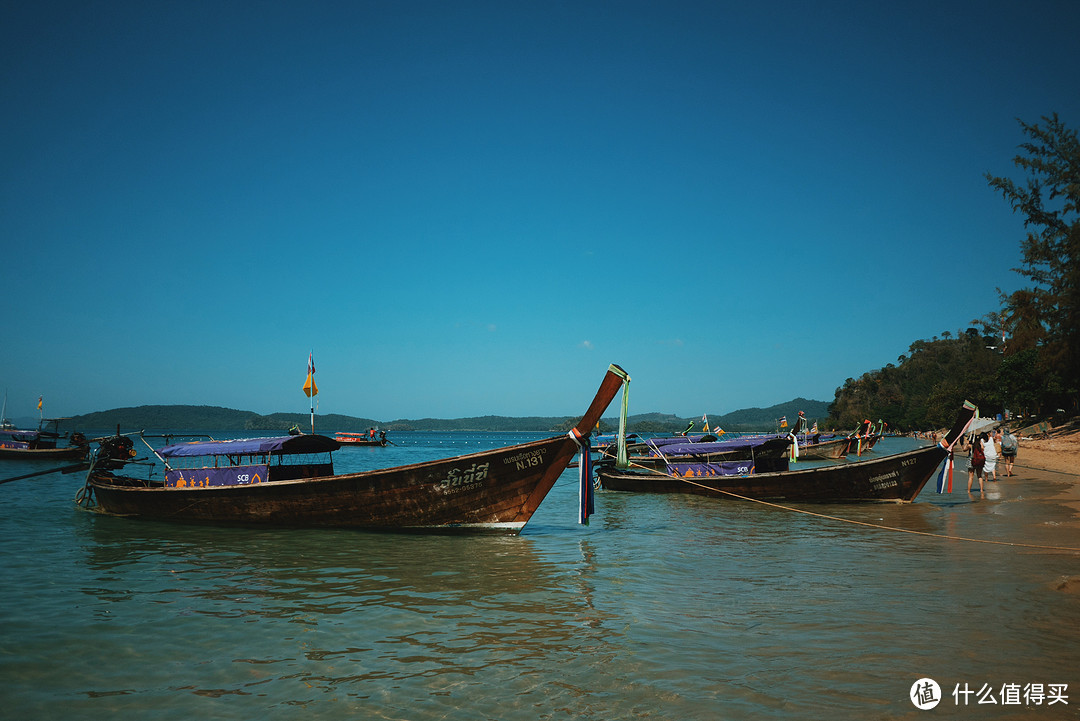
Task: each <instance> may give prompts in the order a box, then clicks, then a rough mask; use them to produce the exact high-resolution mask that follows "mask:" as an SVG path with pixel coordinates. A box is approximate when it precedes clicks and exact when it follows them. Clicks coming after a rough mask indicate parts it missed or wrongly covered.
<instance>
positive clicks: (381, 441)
mask: <svg viewBox="0 0 1080 721" xmlns="http://www.w3.org/2000/svg"><path fill="white" fill-rule="evenodd" d="M334 440H335V441H337V442H338V443H340V444H341V445H343V446H385V445H386V444H387V443H388V442H389V441H387V440H386V431H379V435H378V436H376V435H375V434H374V432H373V431H368V432H367V433H350V432H348V431H338V432H337V433H335V434H334Z"/></svg>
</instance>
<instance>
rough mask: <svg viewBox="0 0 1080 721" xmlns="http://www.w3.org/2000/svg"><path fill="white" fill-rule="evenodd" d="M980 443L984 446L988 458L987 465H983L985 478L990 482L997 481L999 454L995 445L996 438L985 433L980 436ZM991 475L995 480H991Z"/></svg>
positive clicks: (983, 449)
mask: <svg viewBox="0 0 1080 721" xmlns="http://www.w3.org/2000/svg"><path fill="white" fill-rule="evenodd" d="M979 443H980V444H981V445H982V451H983V455H984V456H986V463H984V464H983V477H984V478H986V480H988V481H989V480H995V481H996V480H997V459H998V452H997V446H995V445H994V437H993V436H988V435H987V434H985V433H983V434H982V435H980V436H979ZM991 474H992V475H993V476H994V477H993V479H991V478H990V476H991Z"/></svg>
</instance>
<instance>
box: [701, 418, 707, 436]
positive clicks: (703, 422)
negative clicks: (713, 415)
mask: <svg viewBox="0 0 1080 721" xmlns="http://www.w3.org/2000/svg"><path fill="white" fill-rule="evenodd" d="M701 422H702V424H704V429H705V432H706V433H708V432H709V414H707V413H702V414H701Z"/></svg>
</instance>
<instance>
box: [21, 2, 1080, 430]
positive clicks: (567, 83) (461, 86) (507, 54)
mask: <svg viewBox="0 0 1080 721" xmlns="http://www.w3.org/2000/svg"><path fill="white" fill-rule="evenodd" d="M1078 27H1080V2H1074V1H1073V0H1063V1H1060V2H1047V1H1040V0H1035V1H1034V2H952V1H950V2H939V1H936V0H935V1H932V2H904V3H878V2H866V1H865V0H853V1H851V2H828V1H825V2H795V1H785V2H768V1H766V2H754V3H746V2H738V3H735V2H721V1H719V0H717V1H714V2H678V1H676V2H634V1H633V0H618V1H615V0H612V1H610V2H588V1H584V2H552V1H551V0H544V1H543V2H503V1H492V2H469V1H468V0H463V1H462V2H443V1H441V0H438V1H435V2H410V1H409V0H386V1H385V2H383V1H380V2H363V1H360V0H356V1H351V2H303V3H300V2H296V3H280V2H197V1H191V2H189V1H176V2H142V1H139V2H105V3H83V2H49V1H47V0H46V1H44V2H22V3H15V2H6V3H4V4H3V9H2V14H0V57H2V68H0V72H2V76H0V77H2V81H0V82H2V87H0V90H2V98H3V105H4V111H3V113H0V143H2V144H3V152H2V156H0V157H2V160H0V183H2V187H0V237H2V239H3V241H2V242H3V250H2V254H0V292H2V294H3V298H4V300H5V304H6V306H7V312H6V313H5V319H4V323H3V325H2V328H0V390H2V389H7V390H8V396H9V400H8V415H9V416H16V417H17V416H29V415H36V401H37V397H38V396H39V395H43V396H44V397H45V413H46V415H73V414H79V413H86V412H90V411H94V410H103V409H108V408H116V407H123V406H132V405H143V404H171V403H189V404H199V405H220V406H227V407H232V408H240V409H246V410H253V411H256V412H260V413H270V412H274V411H306V410H307V407H308V405H307V398H306V397H305V396H304V395H303V393H302V391H301V386H302V384H303V382H304V376H305V371H306V365H307V357H308V352H309V351H311V350H313V351H314V357H315V363H316V369H317V372H316V376H315V377H316V381H317V383H318V384H319V387H320V390H321V391H322V392H321V393H320V395H319V396H318V400H319V408H318V410H319V412H320V413H345V414H349V415H357V416H366V417H371V418H375V419H379V420H393V419H398V418H417V417H424V416H432V417H442V418H450V417H459V416H472V415H483V414H497V415H511V416H524V415H544V416H547V415H575V414H579V413H581V412H583V411H584V409H585V406H586V404H587V402H588V401H589V400H590V398H591V397H592V393H593V391H594V390H595V388H596V386H597V384H598V383H599V381H600V379H601V377H602V375H603V373H604V370H605V369H606V368H607V365H608V364H609V363H612V362H614V363H619V364H620V365H622V366H623V367H624V368H626V369H627V371H628V372H629V373H630V375H631V376H632V377H633V379H634V381H633V384H632V386H631V409H632V412H635V413H644V412H651V411H658V412H664V413H675V414H679V415H684V416H691V417H693V416H696V415H700V414H701V413H702V412H706V411H707V412H709V413H726V412H730V411H732V410H737V409H740V408H744V407H750V406H769V405H772V404H775V403H778V402H782V401H786V400H789V399H791V398H793V397H797V396H802V397H806V398H812V399H817V400H832V398H833V393H834V391H835V389H836V388H837V387H838V386H840V385H842V384H843V383H844V380H845V379H846V378H848V377H857V376H859V375H861V374H862V373H864V372H866V371H869V370H873V369H876V368H880V367H882V366H883V365H885V364H887V363H895V362H896V360H897V357H898V356H899V355H900V354H902V353H905V352H906V351H907V348H908V346H909V345H910V343H912V342H913V341H915V340H919V339H929V338H931V337H933V336H935V335H939V334H940V333H942V332H943V331H950V332H953V333H955V332H957V331H958V330H961V329H963V328H966V327H968V326H969V325H970V322H971V321H972V319H974V318H977V317H981V316H983V315H984V314H986V313H987V312H989V311H993V310H996V309H997V308H998V307H999V303H998V294H997V290H996V289H997V288H999V287H1000V288H1002V289H1004V290H1006V291H1009V290H1013V289H1015V288H1018V287H1020V286H1021V285H1022V281H1023V279H1022V278H1021V277H1020V276H1019V275H1018V274H1016V273H1014V272H1012V270H1011V269H1012V268H1014V267H1016V266H1017V265H1018V264H1019V262H1020V241H1021V239H1022V237H1023V235H1024V229H1023V225H1022V222H1021V219H1020V218H1018V217H1016V216H1014V215H1013V213H1012V211H1011V209H1010V208H1009V207H1008V205H1007V204H1006V203H1005V201H1004V200H1002V199H1001V197H1000V196H997V195H995V194H994V193H993V192H992V191H991V190H990V188H989V187H988V186H987V183H986V180H985V178H984V177H983V174H984V173H985V172H987V171H989V172H992V173H994V174H997V175H1012V176H1013V177H1019V176H1017V175H1016V174H1015V169H1014V167H1013V165H1012V158H1013V156H1014V155H1015V154H1016V152H1017V146H1018V145H1019V144H1020V143H1021V142H1023V141H1024V140H1025V138H1024V136H1023V135H1022V133H1021V130H1020V127H1019V125H1018V123H1017V119H1018V118H1019V119H1022V120H1024V121H1026V122H1037V121H1038V120H1039V119H1040V117H1041V116H1043V115H1048V114H1050V113H1054V112H1057V113H1059V115H1060V117H1061V119H1062V120H1063V121H1064V122H1065V123H1066V124H1067V125H1069V126H1070V127H1074V128H1075V127H1077V126H1078V125H1080V46H1078V45H1077V43H1076V30H1077V28H1078ZM613 412H614V410H612V413H613Z"/></svg>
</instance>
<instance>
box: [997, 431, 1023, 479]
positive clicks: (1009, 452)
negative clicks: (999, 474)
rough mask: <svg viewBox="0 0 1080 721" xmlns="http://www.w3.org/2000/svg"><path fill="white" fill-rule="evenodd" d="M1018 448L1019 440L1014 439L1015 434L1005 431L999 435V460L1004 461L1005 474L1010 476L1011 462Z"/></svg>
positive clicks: (1014, 458)
mask: <svg viewBox="0 0 1080 721" xmlns="http://www.w3.org/2000/svg"><path fill="white" fill-rule="evenodd" d="M1019 448H1020V442H1019V441H1018V440H1016V436H1014V435H1013V434H1012V433H1010V432H1009V431H1008V430H1006V431H1005V433H1004V434H1002V436H1001V460H1002V462H1004V463H1005V476H1006V477H1007V478H1008V477H1011V476H1012V474H1013V472H1012V469H1013V462H1014V461H1015V460H1016V451H1017V449H1019Z"/></svg>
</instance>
